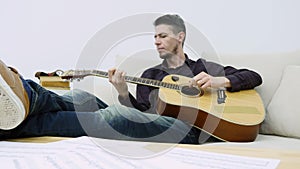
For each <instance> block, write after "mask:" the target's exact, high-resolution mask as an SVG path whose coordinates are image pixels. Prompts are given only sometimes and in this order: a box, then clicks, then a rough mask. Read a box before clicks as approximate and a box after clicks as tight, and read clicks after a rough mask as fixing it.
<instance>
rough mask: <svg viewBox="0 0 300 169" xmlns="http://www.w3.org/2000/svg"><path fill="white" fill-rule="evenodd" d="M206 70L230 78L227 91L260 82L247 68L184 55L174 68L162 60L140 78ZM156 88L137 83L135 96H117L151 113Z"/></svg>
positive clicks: (246, 87) (126, 102)
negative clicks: (183, 60)
mask: <svg viewBox="0 0 300 169" xmlns="http://www.w3.org/2000/svg"><path fill="white" fill-rule="evenodd" d="M202 71H203V72H206V73H208V74H209V75H211V76H225V77H226V78H228V79H229V80H230V83H231V87H230V88H227V91H230V92H236V91H240V90H245V89H253V88H254V87H256V86H259V85H260V84H262V78H261V76H260V75H259V74H258V73H256V72H254V71H252V70H248V69H236V68H234V67H231V66H225V67H224V66H222V65H220V64H217V63H214V62H208V61H206V60H205V59H201V58H200V59H198V60H197V61H193V60H191V59H189V58H188V57H187V55H186V60H185V64H183V65H182V66H180V67H177V68H175V69H173V68H168V66H167V63H166V61H163V62H162V64H159V65H157V66H154V67H152V68H149V69H147V70H146V71H144V72H143V74H142V75H141V77H142V78H148V79H155V80H160V81H161V80H162V79H163V78H164V77H165V76H166V75H169V74H179V75H184V76H187V77H194V76H195V75H197V74H199V73H200V72H202ZM156 89H158V88H155V87H150V86H145V85H137V90H136V98H135V97H134V96H132V95H131V94H129V97H130V100H128V99H126V100H125V99H122V98H121V97H119V101H120V103H121V104H123V105H125V106H128V107H135V108H136V109H138V110H140V111H147V112H148V111H149V112H152V113H153V110H155V109H154V108H155V106H153V105H154V104H152V107H151V103H155V102H153V101H154V100H156V99H157V93H158V92H157V91H158V90H156Z"/></svg>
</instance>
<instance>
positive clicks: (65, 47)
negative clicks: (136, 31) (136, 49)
mask: <svg viewBox="0 0 300 169" xmlns="http://www.w3.org/2000/svg"><path fill="white" fill-rule="evenodd" d="M143 13H178V14H180V15H181V16H182V17H183V18H184V19H185V20H186V21H187V22H188V23H190V24H191V25H193V26H195V27H196V28H197V29H198V30H199V31H201V32H202V33H203V34H204V35H205V36H206V37H207V38H208V39H209V41H210V42H211V44H212V45H213V46H214V47H215V49H216V51H217V52H218V53H219V54H220V55H222V54H251V53H256V54H257V53H282V52H291V51H298V50H300V31H299V30H300V22H299V20H300V1H298V0H248V1H246V0H209V1H208V0H194V1H192V0H189V1H188V0H186V1H182V0H126V1H122V0H119V1H117V0H109V1H100V0H48V1H46V0H26V1H24V0H9V1H8V0H0V23H1V24H0V58H1V59H2V60H3V61H5V62H6V63H7V64H9V65H13V66H15V67H16V68H18V69H19V70H20V72H22V74H23V75H24V76H25V77H26V78H34V77H33V76H34V73H35V72H36V71H39V70H44V71H52V70H55V69H57V68H65V69H69V68H74V67H75V65H76V64H77V60H78V57H79V56H80V55H81V52H82V49H83V48H84V47H85V45H86V43H87V42H88V41H89V39H90V38H92V37H93V35H95V33H96V32H98V31H99V30H101V29H103V28H104V27H106V26H107V25H109V24H111V23H113V22H114V21H117V20H119V19H121V18H124V17H126V16H131V15H135V14H143ZM147 22H148V21H147ZM152 22H153V20H149V23H150V24H152ZM136 26H140V25H139V24H137V25H136ZM145 44H147V45H148V44H149V48H154V45H153V40H151V41H150V42H145ZM129 47H130V46H129ZM129 47H128V48H129ZM120 55H123V53H120Z"/></svg>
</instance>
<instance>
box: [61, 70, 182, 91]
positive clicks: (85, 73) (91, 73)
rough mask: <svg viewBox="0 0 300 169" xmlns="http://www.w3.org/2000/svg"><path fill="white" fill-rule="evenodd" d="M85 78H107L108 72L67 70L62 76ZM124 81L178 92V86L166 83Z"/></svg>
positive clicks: (134, 78)
mask: <svg viewBox="0 0 300 169" xmlns="http://www.w3.org/2000/svg"><path fill="white" fill-rule="evenodd" d="M86 76H99V77H105V78H108V72H104V71H100V70H69V71H67V72H65V73H64V74H63V75H62V78H63V79H79V78H83V77H86ZM124 78H125V81H126V82H129V83H133V84H142V85H147V86H152V87H164V88H168V89H173V90H178V91H180V86H179V85H177V84H172V83H166V82H162V81H159V80H153V79H147V78H139V77H132V76H125V77H124Z"/></svg>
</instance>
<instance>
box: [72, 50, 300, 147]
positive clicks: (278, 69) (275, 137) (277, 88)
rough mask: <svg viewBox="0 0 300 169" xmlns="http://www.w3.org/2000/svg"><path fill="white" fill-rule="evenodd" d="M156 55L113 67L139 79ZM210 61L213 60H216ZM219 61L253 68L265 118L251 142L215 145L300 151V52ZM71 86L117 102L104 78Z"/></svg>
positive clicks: (137, 57) (123, 61)
mask: <svg viewBox="0 0 300 169" xmlns="http://www.w3.org/2000/svg"><path fill="white" fill-rule="evenodd" d="M156 55H157V54H156V53H155V52H153V51H145V52H142V53H139V54H136V55H133V56H131V57H120V58H117V59H116V60H117V61H116V65H117V66H118V67H119V68H120V69H123V70H125V71H126V72H127V74H128V75H130V76H139V75H140V74H141V72H142V71H143V70H144V69H145V67H150V66H152V65H156V64H158V63H160V62H161V60H160V59H159V58H158V57H157V58H156V57H155V56H156ZM141 56H142V57H141ZM207 60H209V58H207ZM213 60H215V61H216V59H215V58H214V59H213ZM219 62H220V63H221V64H223V65H232V66H234V67H236V68H248V69H253V70H255V71H257V72H258V73H260V74H261V76H262V77H263V84H262V85H261V86H259V87H257V88H256V90H257V91H258V93H259V94H260V95H261V98H262V100H263V103H264V105H265V109H266V118H265V121H264V122H263V123H262V125H261V131H260V134H259V135H258V137H257V139H256V140H255V141H254V142H250V143H216V144H217V145H222V146H226V145H229V146H242V147H257V148H272V149H273V148H276V149H285V150H299V151H300V123H299V122H298V121H299V120H300V109H297V107H296V105H297V103H299V104H300V101H299V100H300V99H299V96H300V91H299V90H297V89H298V86H300V78H299V77H300V76H299V74H300V52H292V53H282V54H260V55H256V54H253V55H248V56H245V55H242V56H241V55H222V56H220V57H219ZM137 63H138V64H137ZM73 85H74V87H75V88H83V89H85V90H86V89H89V90H91V92H93V93H95V94H96V95H98V96H99V97H101V98H102V99H103V100H104V101H106V102H107V103H108V104H115V103H118V100H117V94H116V91H115V90H114V88H113V87H112V85H111V84H110V83H109V82H108V80H107V79H103V78H86V79H85V80H83V81H81V82H79V83H76V82H75V83H74V84H73ZM87 86H89V87H87ZM296 87H297V88H296ZM130 90H131V92H132V93H134V92H135V85H130Z"/></svg>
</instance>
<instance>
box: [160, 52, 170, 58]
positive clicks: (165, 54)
mask: <svg viewBox="0 0 300 169" xmlns="http://www.w3.org/2000/svg"><path fill="white" fill-rule="evenodd" d="M172 55H173V54H171V53H159V57H160V58H161V59H167V58H169V57H172Z"/></svg>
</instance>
